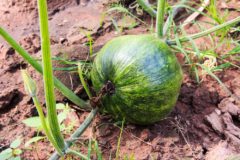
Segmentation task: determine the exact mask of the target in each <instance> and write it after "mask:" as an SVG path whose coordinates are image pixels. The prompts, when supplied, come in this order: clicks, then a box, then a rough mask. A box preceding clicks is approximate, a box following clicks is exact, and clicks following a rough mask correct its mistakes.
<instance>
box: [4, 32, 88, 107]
mask: <svg viewBox="0 0 240 160" xmlns="http://www.w3.org/2000/svg"><path fill="white" fill-rule="evenodd" d="M0 35H1V36H2V37H3V38H4V39H5V40H6V41H7V42H8V43H9V44H10V45H11V46H12V47H13V48H14V49H15V50H16V51H17V52H18V53H19V54H20V55H21V56H22V57H23V58H24V60H26V61H27V62H28V63H29V64H30V65H31V66H32V67H33V68H34V69H35V70H36V71H38V72H39V73H41V74H42V73H43V71H42V66H41V65H40V64H39V63H38V62H37V61H36V60H35V59H34V58H33V57H32V56H31V55H30V54H29V53H27V52H26V51H25V50H24V49H23V48H22V47H21V46H20V45H19V44H18V43H17V42H16V41H15V40H14V39H13V38H12V37H11V36H10V35H9V34H8V33H7V32H6V31H5V30H4V29H3V28H2V27H0ZM54 84H55V87H56V88H57V89H58V90H59V91H60V92H61V93H62V94H63V95H64V96H66V97H67V98H68V99H69V100H71V101H72V102H73V103H75V104H76V105H78V106H79V107H81V108H83V109H89V108H90V105H89V104H88V103H86V102H85V101H84V100H82V99H80V98H79V97H78V96H77V95H75V94H74V93H73V92H72V91H71V90H70V89H69V88H67V87H66V86H65V85H64V84H63V83H62V82H61V81H59V80H58V79H57V78H56V77H54Z"/></svg>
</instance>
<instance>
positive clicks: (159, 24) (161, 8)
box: [156, 0, 165, 38]
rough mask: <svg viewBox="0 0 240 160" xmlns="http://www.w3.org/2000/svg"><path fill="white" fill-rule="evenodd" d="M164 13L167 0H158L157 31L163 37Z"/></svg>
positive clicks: (159, 36)
mask: <svg viewBox="0 0 240 160" xmlns="http://www.w3.org/2000/svg"><path fill="white" fill-rule="evenodd" d="M164 13H165V0H158V7H157V21H156V33H157V37H158V38H162V37H163V25H164Z"/></svg>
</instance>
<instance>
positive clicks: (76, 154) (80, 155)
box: [66, 149, 88, 160]
mask: <svg viewBox="0 0 240 160" xmlns="http://www.w3.org/2000/svg"><path fill="white" fill-rule="evenodd" d="M66 153H67V154H72V155H75V156H78V157H79V158H81V159H84V160H88V157H87V156H85V155H83V154H82V153H79V152H77V151H74V150H72V149H68V150H67V151H66Z"/></svg>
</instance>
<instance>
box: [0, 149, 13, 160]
mask: <svg viewBox="0 0 240 160" xmlns="http://www.w3.org/2000/svg"><path fill="white" fill-rule="evenodd" d="M11 156H12V149H11V148H7V149H5V150H3V151H2V152H1V153H0V159H1V160H7V159H9V158H11Z"/></svg>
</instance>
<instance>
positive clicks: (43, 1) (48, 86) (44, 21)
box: [38, 0, 65, 154]
mask: <svg viewBox="0 0 240 160" xmlns="http://www.w3.org/2000/svg"><path fill="white" fill-rule="evenodd" d="M38 11H39V23H40V34H41V49H42V64H43V81H44V91H45V101H46V106H47V117H48V123H49V128H50V131H51V134H52V136H53V139H54V140H55V141H56V143H57V145H58V147H59V148H60V149H61V150H63V149H64V148H65V142H64V139H63V135H62V134H61V131H60V126H59V123H58V118H57V110H56V101H55V94H54V83H53V69H52V61H51V53H50V38H49V31H48V13H47V0H38ZM59 154H62V153H59Z"/></svg>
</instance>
